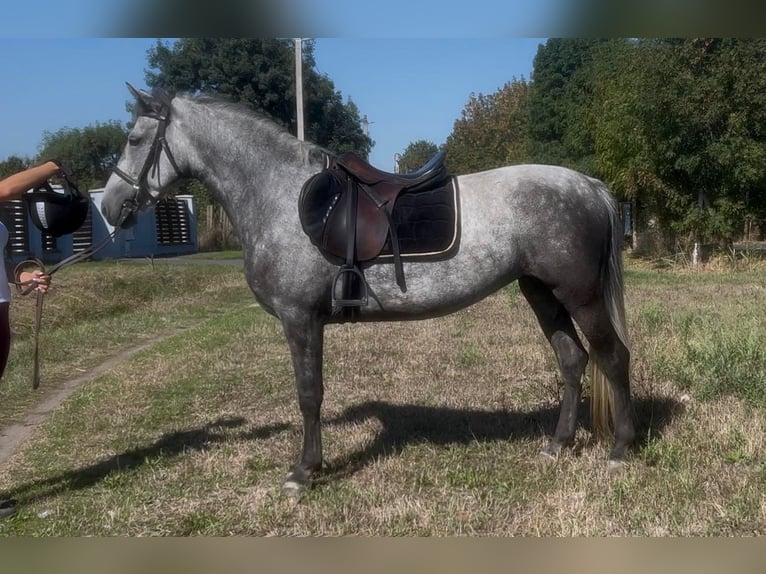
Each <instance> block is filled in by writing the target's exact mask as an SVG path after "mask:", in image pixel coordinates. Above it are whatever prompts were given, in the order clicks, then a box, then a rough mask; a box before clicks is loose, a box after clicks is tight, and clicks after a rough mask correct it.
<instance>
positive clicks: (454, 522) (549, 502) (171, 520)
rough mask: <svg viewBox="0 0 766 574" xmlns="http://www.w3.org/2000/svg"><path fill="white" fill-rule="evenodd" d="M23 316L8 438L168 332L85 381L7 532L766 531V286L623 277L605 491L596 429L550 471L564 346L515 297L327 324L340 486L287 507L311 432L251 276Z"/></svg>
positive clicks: (88, 282) (693, 277)
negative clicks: (630, 449) (619, 367)
mask: <svg viewBox="0 0 766 574" xmlns="http://www.w3.org/2000/svg"><path fill="white" fill-rule="evenodd" d="M55 281H56V286H55V291H54V292H53V293H52V294H51V296H50V297H49V298H48V299H47V301H46V316H45V318H44V323H45V325H44V333H43V342H42V345H41V349H42V353H43V384H42V387H41V389H40V390H39V391H37V392H34V393H33V392H32V391H31V390H30V389H29V388H28V387H29V384H28V377H29V369H30V356H31V337H30V330H31V327H30V326H31V317H32V313H33V308H32V307H33V302H32V301H16V302H14V307H13V309H14V311H13V324H14V333H15V343H14V349H13V363H12V364H11V365H10V368H9V370H8V372H7V374H6V377H5V379H4V383H3V387H2V390H1V391H0V399H2V404H1V405H0V417H2V418H0V421H3V422H5V421H11V420H19V419H20V418H22V417H23V416H24V413H25V412H26V411H28V410H30V409H31V408H32V406H33V404H34V403H35V401H36V400H39V398H40V395H45V393H47V392H50V391H51V389H54V388H55V387H56V385H58V384H60V383H61V381H63V380H64V379H66V378H67V377H69V376H71V375H72V374H73V373H74V372H77V371H79V370H87V369H89V368H91V367H92V366H94V365H96V364H98V363H99V362H100V361H102V360H103V359H104V357H105V356H107V355H109V354H113V353H115V352H117V351H118V350H119V349H121V348H125V347H126V346H130V345H134V344H136V343H137V342H138V341H141V340H147V339H149V338H151V337H154V336H157V335H158V334H161V333H165V334H170V336H168V337H167V338H165V339H163V340H162V341H160V342H157V343H156V344H153V345H151V346H150V347H149V348H147V349H146V350H144V351H141V352H139V353H137V354H136V355H135V356H133V357H132V358H131V359H130V360H128V361H126V362H124V363H121V364H119V365H117V366H115V367H114V368H113V369H111V370H110V371H109V372H107V373H106V374H105V375H103V376H100V377H97V378H95V379H94V380H92V381H90V382H88V383H87V384H86V385H84V386H83V387H82V388H81V389H80V390H79V391H78V392H77V393H75V394H74V395H73V396H72V397H71V398H70V399H69V400H68V401H66V402H65V403H64V404H63V405H62V406H61V407H60V408H58V409H57V410H56V411H55V412H54V413H53V415H52V416H51V417H50V418H49V419H48V420H47V421H46V422H45V423H44V424H43V425H42V426H40V427H39V428H38V429H37V430H36V431H35V433H34V435H33V437H32V440H30V441H28V442H27V443H26V444H25V445H24V446H23V447H22V448H20V449H19V451H18V452H17V453H16V454H15V455H14V456H12V457H11V458H10V460H8V461H7V462H6V463H5V464H4V465H3V466H0V497H14V498H16V499H17V500H18V501H19V512H18V514H17V515H16V516H15V517H14V518H11V519H7V520H4V521H2V522H0V534H3V535H31V536H51V535H54V536H60V535H61V536H80V535H101V536H112V535H129V536H136V535H175V536H185V535H221V536H225V535H232V534H239V535H340V534H363V535H367V534H370V535H394V536H396V535H475V534H483V535H503V536H505V535H649V536H665V535H738V536H741V535H756V534H760V535H762V534H765V533H766V497H765V496H764V493H766V451H765V450H764V446H765V445H764V430H765V426H766V419H765V418H764V408H765V407H766V398H764V397H766V356H765V355H766V351H764V348H763V341H764V340H766V313H764V311H763V310H764V308H765V306H766V289H765V288H764V285H766V271H763V270H752V271H744V272H736V273H732V272H709V273H693V272H686V271H673V270H663V271H656V270H652V269H650V268H648V267H631V268H630V269H629V271H628V272H627V276H626V282H627V290H628V315H629V322H630V335H631V338H632V342H633V364H632V373H633V389H634V396H635V403H636V412H637V418H638V423H639V430H640V439H641V440H640V442H639V444H638V445H637V446H636V449H635V451H634V454H633V459H632V461H631V464H630V466H629V468H628V470H627V472H626V473H624V474H623V475H622V476H620V477H619V478H616V479H610V478H609V477H608V476H607V472H606V464H605V459H606V455H607V452H608V445H604V444H599V443H594V442H593V441H592V439H591V435H590V432H589V430H588V421H587V408H586V403H587V382H586V398H585V400H584V402H583V408H582V416H581V426H580V428H579V429H578V433H577V438H576V444H575V446H574V449H572V450H571V451H567V452H566V453H565V454H564V455H563V456H562V458H561V459H560V460H559V461H558V462H557V463H556V464H554V465H550V466H539V465H537V464H535V460H536V454H537V452H538V451H539V449H540V448H541V447H542V446H543V445H544V444H545V441H546V437H547V436H548V435H549V434H550V433H551V432H552V430H553V427H554V425H555V421H556V417H557V414H558V395H559V378H558V375H557V372H556V368H555V361H554V358H553V355H552V352H551V350H550V348H549V347H548V345H547V343H546V342H545V339H544V338H543V336H542V333H541V332H540V329H539V327H538V326H537V324H536V322H535V320H534V317H533V315H532V313H531V311H530V309H529V307H528V305H527V304H526V301H524V299H523V297H521V296H520V294H519V291H518V289H517V287H516V286H511V287H509V288H507V289H504V290H502V291H500V292H498V293H497V294H495V295H493V296H492V297H490V298H488V299H486V300H484V301H482V302H481V303H479V304H477V305H475V306H473V307H470V308H468V309H465V310H463V311H461V312H459V313H455V314H453V315H450V316H448V317H445V318H441V319H435V320H428V321H421V322H415V323H391V324H370V325H343V326H331V327H328V328H327V333H326V338H325V339H326V354H325V355H326V360H325V403H324V409H323V414H324V423H325V426H324V448H325V460H326V468H325V470H324V472H323V473H322V475H321V476H320V477H318V479H317V481H316V482H315V484H314V487H313V489H312V490H311V491H310V492H309V493H308V495H307V496H306V497H305V498H304V499H303V501H302V502H301V503H299V504H297V505H296V504H294V503H291V502H290V501H288V500H285V499H284V498H282V497H281V496H280V486H281V481H282V478H283V476H284V474H285V472H286V470H287V468H288V466H289V464H290V463H291V462H292V461H293V459H294V457H295V456H296V454H297V451H298V448H299V445H300V437H301V430H300V429H301V424H300V414H299V411H298V408H297V403H296V400H295V396H294V389H293V379H292V372H291V368H290V360H289V356H288V353H287V347H286V344H285V342H284V339H283V336H282V331H281V327H280V325H279V324H278V322H277V321H276V320H275V319H274V318H272V317H270V316H268V315H267V314H265V313H264V312H263V311H262V310H260V309H259V308H257V307H254V306H252V305H251V303H252V299H251V298H250V297H249V296H248V294H247V290H246V288H245V286H244V280H243V277H242V272H241V270H239V269H236V268H229V267H212V266H211V267H208V266H204V265H197V266H164V265H155V266H154V268H152V267H151V266H149V265H146V266H133V265H120V264H114V263H99V264H86V265H80V266H76V267H75V268H70V269H68V270H66V271H64V272H62V273H61V274H60V275H57V276H56V279H55Z"/></svg>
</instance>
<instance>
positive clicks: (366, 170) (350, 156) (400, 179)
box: [335, 151, 447, 191]
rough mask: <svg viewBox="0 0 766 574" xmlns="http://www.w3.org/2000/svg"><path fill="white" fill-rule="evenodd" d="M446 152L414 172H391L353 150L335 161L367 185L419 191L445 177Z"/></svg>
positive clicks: (438, 154) (440, 153) (437, 155)
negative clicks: (373, 163)
mask: <svg viewBox="0 0 766 574" xmlns="http://www.w3.org/2000/svg"><path fill="white" fill-rule="evenodd" d="M446 155H447V154H446V152H444V151H440V152H439V153H437V154H436V155H435V156H434V157H432V158H431V159H430V160H429V161H428V162H427V163H426V164H425V165H423V167H421V168H420V169H419V170H417V171H415V172H412V173H404V174H399V173H389V172H387V171H382V170H380V169H378V168H376V167H375V166H373V165H371V164H369V163H368V162H366V161H365V160H363V159H362V158H361V157H359V156H358V155H356V154H355V153H353V152H346V153H343V154H341V155H339V156H338V157H337V158H335V162H336V163H337V164H338V165H340V166H341V167H342V168H343V169H345V170H346V171H347V172H348V173H350V174H351V175H353V176H354V177H356V178H357V179H358V180H359V181H361V182H362V183H365V184H367V185H373V186H374V185H378V184H385V185H390V186H392V187H401V188H402V189H403V190H404V189H407V190H410V191H417V188H418V187H422V188H424V187H426V186H428V185H429V183H430V182H431V181H433V180H435V179H443V178H444V176H445V174H446V171H445V167H444V158H445V157H446Z"/></svg>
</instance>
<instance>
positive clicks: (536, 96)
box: [529, 38, 609, 173]
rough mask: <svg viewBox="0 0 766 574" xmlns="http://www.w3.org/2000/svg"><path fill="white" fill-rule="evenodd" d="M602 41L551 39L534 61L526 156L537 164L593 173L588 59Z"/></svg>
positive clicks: (590, 87) (591, 76)
mask: <svg viewBox="0 0 766 574" xmlns="http://www.w3.org/2000/svg"><path fill="white" fill-rule="evenodd" d="M608 43H609V41H607V40H595V39H585V38H551V39H549V40H548V41H547V42H546V43H545V44H544V45H542V46H540V48H539V49H538V52H537V55H536V56H535V59H534V72H533V74H532V87H531V93H530V98H529V134H530V153H531V157H532V160H533V161H534V162H536V163H549V164H556V165H565V166H567V167H572V168H575V169H579V170H581V171H584V172H586V173H593V168H592V163H593V156H594V154H595V149H594V148H595V144H594V133H593V129H592V127H591V123H592V121H593V108H592V105H593V91H594V88H595V82H594V78H593V65H592V64H593V59H594V57H595V55H596V54H597V53H598V51H599V49H600V48H601V47H602V46H603V45H604V44H608Z"/></svg>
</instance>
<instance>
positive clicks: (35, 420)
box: [0, 315, 218, 465]
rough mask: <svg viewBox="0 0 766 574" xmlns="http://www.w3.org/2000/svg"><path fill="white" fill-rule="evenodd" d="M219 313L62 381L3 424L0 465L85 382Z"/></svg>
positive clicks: (129, 348) (127, 350)
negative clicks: (20, 415) (19, 416)
mask: <svg viewBox="0 0 766 574" xmlns="http://www.w3.org/2000/svg"><path fill="white" fill-rule="evenodd" d="M217 316H218V315H213V316H211V317H207V318H206V319H203V320H202V321H198V322H196V323H194V324H192V325H188V326H186V327H179V328H176V329H173V330H170V331H165V332H163V333H160V334H159V335H156V336H154V337H152V338H151V339H147V340H146V341H144V342H142V343H141V344H140V345H136V346H134V347H128V348H126V349H123V350H121V351H120V352H119V353H117V354H116V355H112V356H111V357H109V358H108V359H107V360H106V361H104V362H103V363H101V364H99V365H96V366H95V367H93V368H92V369H90V370H89V371H88V372H86V373H83V374H82V375H80V376H79V377H75V378H73V379H68V380H66V381H64V382H63V383H61V384H60V385H59V386H58V388H56V389H55V390H53V391H51V392H50V393H49V394H47V395H46V396H45V397H44V398H43V399H42V400H41V401H40V402H39V403H37V404H36V405H34V406H33V407H32V408H31V409H30V411H29V412H27V413H26V414H25V415H24V416H23V418H22V420H21V421H20V422H17V423H12V424H9V425H6V426H3V427H0V465H2V464H4V463H5V461H7V460H8V459H9V458H10V457H11V456H12V455H13V453H14V452H16V450H17V449H18V448H19V447H20V446H21V445H22V444H23V443H24V442H25V441H26V440H27V439H28V438H29V437H30V435H31V434H32V433H33V432H34V430H35V429H36V428H37V427H38V426H40V425H41V424H42V423H43V422H45V420H46V419H47V418H48V416H50V414H51V413H52V412H53V411H54V410H55V409H56V408H58V407H59V406H60V405H61V404H62V403H63V402H64V401H65V400H67V399H68V398H69V397H70V396H71V395H72V393H74V392H75V391H76V390H77V389H79V388H80V386H82V385H83V384H84V383H87V382H88V381H90V380H93V379H95V378H96V377H99V376H101V375H103V374H104V373H106V372H108V371H109V370H111V369H112V368H114V367H116V366H117V365H119V364H120V363H122V362H123V361H125V360H126V359H129V358H130V357H132V356H133V355H135V354H136V353H139V352H141V351H143V350H144V349H147V348H149V347H151V346H152V345H155V344H157V343H159V342H160V341H164V340H165V339H167V338H169V337H173V336H174V335H178V334H179V333H183V332H184V331H188V330H190V329H194V328H196V327H199V326H200V325H202V324H204V323H206V322H207V321H210V320H211V319H213V318H214V317H217Z"/></svg>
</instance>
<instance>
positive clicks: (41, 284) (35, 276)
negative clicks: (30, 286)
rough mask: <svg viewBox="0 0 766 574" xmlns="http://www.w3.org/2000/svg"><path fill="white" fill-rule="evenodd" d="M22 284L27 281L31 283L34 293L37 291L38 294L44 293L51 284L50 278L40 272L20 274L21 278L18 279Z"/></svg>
mask: <svg viewBox="0 0 766 574" xmlns="http://www.w3.org/2000/svg"><path fill="white" fill-rule="evenodd" d="M19 279H20V280H21V282H22V283H26V282H27V281H31V282H32V283H34V284H35V285H36V287H35V291H39V292H40V293H45V292H47V291H48V287H50V284H51V276H50V275H46V274H45V273H43V272H42V271H40V270H37V271H31V272H30V271H24V272H22V273H21V276H20V277H19Z"/></svg>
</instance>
